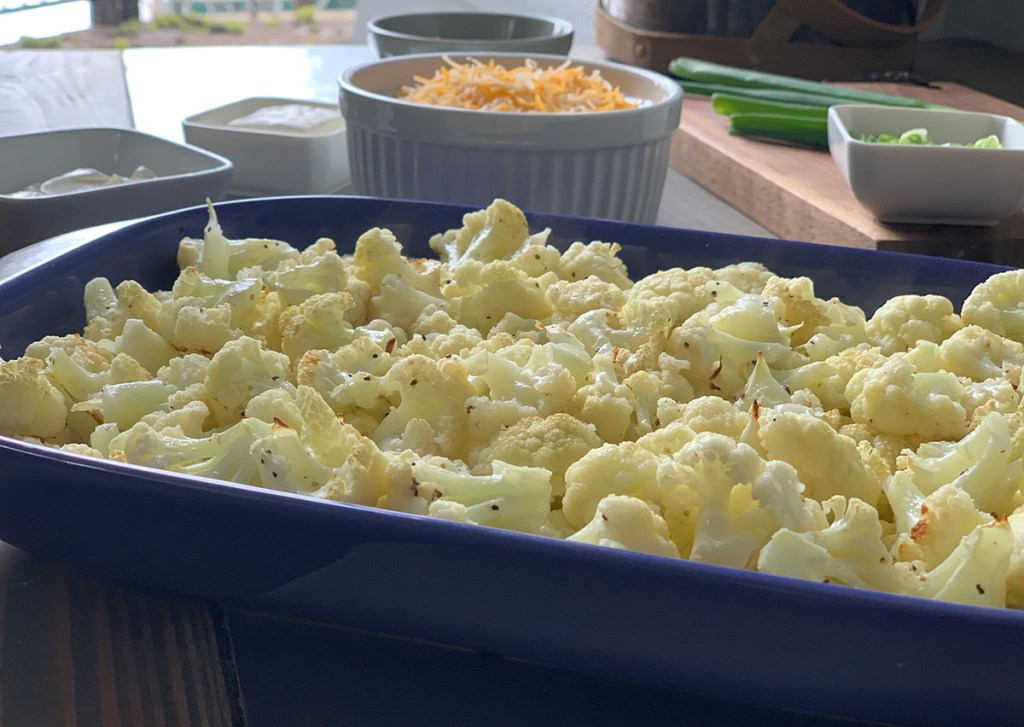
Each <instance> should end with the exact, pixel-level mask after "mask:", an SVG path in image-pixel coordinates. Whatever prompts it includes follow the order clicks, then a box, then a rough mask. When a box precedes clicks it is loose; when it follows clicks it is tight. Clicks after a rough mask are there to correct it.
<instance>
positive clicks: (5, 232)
mask: <svg viewBox="0 0 1024 727" xmlns="http://www.w3.org/2000/svg"><path fill="white" fill-rule="evenodd" d="M0 160H2V163H0V254H6V253H8V252H11V251H13V250H16V249H18V248H21V247H24V246H26V245H29V244H31V243H33V242H38V241H39V240H43V239H45V238H47V237H52V236H54V235H59V234H61V233H63V232H68V231H70V230H76V229H79V228H82V227H91V226H93V225H100V224H103V223H106V222H116V221H119V220H127V219H133V218H136V217H145V216H148V215H153V214H157V213H160V212H168V211H170V210H174V209H178V208H181V207H189V206H192V205H195V204H196V200H200V201H201V200H203V199H205V198H207V197H209V198H210V199H211V200H214V201H218V200H221V199H223V198H224V196H225V194H226V192H227V187H228V179H229V177H230V175H231V162H230V161H228V160H227V159H225V158H224V157H222V156H219V155H217V154H211V153H210V152H207V151H204V150H203V149H198V148H196V147H193V146H188V145H185V144H176V143H174V142H171V141H167V140H166V139H160V138H158V137H155V136H150V135H148V134H143V133H140V132H137V131H133V130H130V129H114V128H82V129H60V130H54V131H41V132H35V133H30V134H11V135H7V136H0ZM139 166H145V167H146V168H148V169H150V170H152V171H153V172H154V173H155V174H156V178H154V179H146V180H140V181H132V182H127V183H123V184H115V185H111V186H106V187H97V188H93V189H87V190H83V191H72V192H65V193H62V194H49V195H45V196H40V197H18V196H14V193H17V192H19V191H20V190H22V189H24V188H26V187H28V186H30V185H37V184H40V183H41V182H44V181H46V180H49V179H53V178H54V177H58V176H61V175H64V174H67V173H68V172H71V171H72V170H75V169H80V168H91V169H96V170H97V171H99V172H102V173H104V174H107V175H112V174H118V175H121V176H124V177H129V176H130V175H131V174H132V172H134V171H135V169H136V168H137V167H139Z"/></svg>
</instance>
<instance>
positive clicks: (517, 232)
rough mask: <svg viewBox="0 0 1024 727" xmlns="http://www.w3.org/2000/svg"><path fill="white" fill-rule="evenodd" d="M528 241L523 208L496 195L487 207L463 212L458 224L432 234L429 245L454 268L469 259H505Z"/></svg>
mask: <svg viewBox="0 0 1024 727" xmlns="http://www.w3.org/2000/svg"><path fill="white" fill-rule="evenodd" d="M545 237H546V235H545ZM531 242H533V241H532V240H531V239H530V229H529V224H528V223H527V221H526V215H524V214H523V212H522V210H520V209H519V208H518V207H516V206H515V205H514V204H511V203H510V202H508V201H506V200H504V199H496V200H494V201H493V202H492V203H491V204H490V205H489V206H488V207H487V208H486V209H482V210H477V211H476V212H469V213H467V214H465V215H463V217H462V227H461V228H459V229H456V230H448V231H446V232H444V233H442V234H439V235H434V236H433V237H431V238H430V248H431V249H432V250H433V251H434V252H436V253H437V255H438V257H439V258H440V259H441V262H442V263H444V264H445V265H447V266H449V267H453V268H454V267H458V266H460V265H462V264H463V263H465V262H467V261H469V260H477V261H483V262H486V261H490V260H508V259H510V258H512V257H513V256H514V255H515V254H516V253H517V252H519V251H520V249H521V248H523V247H524V246H526V245H528V244H530V243H531Z"/></svg>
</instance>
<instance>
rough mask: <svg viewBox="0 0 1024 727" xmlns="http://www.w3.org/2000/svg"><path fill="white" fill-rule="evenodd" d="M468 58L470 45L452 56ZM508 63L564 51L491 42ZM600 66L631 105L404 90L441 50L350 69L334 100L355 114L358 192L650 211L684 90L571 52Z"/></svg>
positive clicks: (592, 210) (594, 211) (639, 216)
mask: <svg viewBox="0 0 1024 727" xmlns="http://www.w3.org/2000/svg"><path fill="white" fill-rule="evenodd" d="M449 57H451V58H452V60H454V61H457V62H465V61H466V60H467V58H468V56H465V55H461V56H459V55H453V56H449ZM473 57H474V58H477V59H479V60H481V61H483V62H486V61H488V60H490V59H491V58H493V59H494V60H495V62H497V63H500V64H502V65H504V66H505V67H513V66H518V65H522V64H523V63H524V62H525V61H526V59H527V58H528V57H529V58H532V59H533V60H534V61H536V62H537V63H538V64H539V65H541V66H542V67H545V66H552V65H558V64H560V63H562V62H564V61H565V60H566V59H565V57H564V56H550V55H533V56H524V55H521V54H506V53H487V54H478V55H475V56H473ZM572 62H573V65H576V64H579V65H582V66H583V67H584V68H585V69H586V70H587V72H590V71H593V70H598V71H600V73H601V75H602V76H603V77H604V78H605V79H606V80H607V81H609V82H610V83H611V84H612V85H614V86H618V87H619V88H620V89H621V90H622V92H623V94H624V95H625V96H627V97H629V98H632V99H635V100H638V101H640V102H641V103H640V105H639V106H638V107H637V108H634V109H627V110H622V111H600V112H590V113H502V112H490V111H473V110H465V109H454V108H444V107H438V106H428V105H424V104H418V103H412V102H409V101H403V100H400V99H398V98H397V95H398V93H399V91H400V89H401V87H402V86H404V85H409V84H411V83H412V82H413V76H427V77H429V76H431V75H433V73H434V71H436V70H437V69H438V68H440V67H442V66H443V65H444V64H445V61H444V56H443V55H442V54H422V55H411V56H400V57H396V58H388V59H385V60H381V61H376V62H372V63H367V64H363V65H359V66H355V67H353V68H350V69H348V70H347V71H346V72H345V73H344V75H342V77H341V78H340V79H339V105H340V108H341V113H342V115H343V116H344V117H345V121H346V124H347V125H348V144H349V162H350V165H351V171H352V183H353V187H354V191H355V192H356V193H357V194H366V195H372V196H379V197H394V198H406V199H423V200H434V201H440V202H451V203H458V204H468V205H486V204H488V203H489V202H491V201H492V200H493V199H494V198H496V197H503V198H505V199H507V200H509V201H510V202H512V203H514V204H516V205H517V206H519V207H521V208H523V209H524V210H532V211H537V212H555V213H561V214H570V215H580V216H586V217H601V218H607V219H619V220H627V221H631V222H642V223H651V222H654V220H655V217H656V216H657V213H658V205H659V203H660V202H661V193H662V189H663V187H664V185H665V176H666V174H667V172H668V155H669V146H670V143H671V139H672V132H673V131H675V129H676V127H677V126H678V124H679V113H680V109H681V104H682V91H681V90H680V88H679V86H678V84H676V83H675V82H674V81H673V80H671V79H669V78H668V77H666V76H662V75H660V74H657V73H653V72H650V71H646V70H642V69H638V68H633V67H630V66H624V65H620V64H617V63H605V62H598V61H584V60H575V59H574V60H573V61H572Z"/></svg>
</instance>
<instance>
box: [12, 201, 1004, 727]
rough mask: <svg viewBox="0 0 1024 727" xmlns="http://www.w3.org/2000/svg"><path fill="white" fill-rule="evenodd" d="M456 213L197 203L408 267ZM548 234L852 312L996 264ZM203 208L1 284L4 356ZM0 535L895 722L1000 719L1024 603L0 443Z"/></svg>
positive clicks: (296, 604) (256, 593)
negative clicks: (787, 289)
mask: <svg viewBox="0 0 1024 727" xmlns="http://www.w3.org/2000/svg"><path fill="white" fill-rule="evenodd" d="M467 211H469V210H468V209H466V208H461V207H453V206H449V205H441V204H433V203H424V202H406V201H389V200H380V199H368V198H355V197H352V198H344V197H288V198H274V199H260V200H244V201H237V202H229V203H222V204H219V205H217V212H218V216H219V219H220V223H221V226H222V227H223V229H224V230H225V233H226V234H227V235H228V236H229V237H243V236H261V237H270V238H278V239H282V240H286V241H288V242H291V243H292V244H295V245H297V246H300V247H302V246H305V245H307V244H310V243H312V242H314V241H315V240H316V239H317V238H318V237H321V236H327V237H331V238H333V239H334V240H335V241H336V242H337V244H338V246H339V248H340V249H342V250H351V248H352V246H353V245H354V243H355V240H356V238H357V237H358V235H359V234H360V233H362V232H363V231H365V230H366V229H368V228H370V227H373V226H384V227H389V228H390V229H392V230H393V231H394V232H395V234H396V235H397V237H398V239H399V240H401V241H402V242H403V243H404V244H405V245H406V252H407V253H408V254H410V255H427V254H429V250H428V248H427V240H428V238H429V237H430V235H431V234H433V233H435V232H440V231H443V230H445V229H449V228H452V227H458V226H459V225H460V222H461V216H462V214H464V213H465V212H467ZM528 218H529V220H530V224H531V229H535V230H536V229H542V228H543V227H550V228H551V229H552V237H551V240H552V241H553V242H554V244H556V245H559V246H565V245H568V244H569V243H571V242H573V241H576V240H587V241H589V240H595V239H596V240H604V241H608V242H612V241H614V242H618V243H619V244H621V245H622V246H623V252H622V257H623V259H624V260H625V261H626V263H627V265H628V266H629V269H630V273H631V276H632V277H633V278H634V279H635V278H637V277H639V276H642V275H646V274H648V273H651V272H653V271H655V270H657V269H660V268H664V267H670V266H686V267H689V266H694V265H709V266H721V265H725V264H728V263H732V262H739V261H744V260H754V261H759V262H762V263H764V264H765V265H767V266H768V267H769V268H771V269H772V270H773V271H775V272H777V273H779V274H782V275H788V276H796V275H807V276H809V277H811V278H812V279H813V280H814V281H815V285H816V291H817V294H818V295H819V296H821V297H825V298H827V297H831V296H838V297H840V298H842V299H843V300H845V301H847V302H850V303H855V304H859V305H861V306H863V307H864V308H865V309H866V310H868V311H870V310H873V309H874V308H875V307H877V306H878V305H879V304H880V303H881V302H883V301H884V300H886V299H887V298H889V297H891V296H892V295H896V294H900V293H908V292H914V293H938V294H942V295H946V296H948V297H949V298H950V299H952V300H953V302H954V304H956V305H959V304H960V303H961V302H962V300H963V299H964V297H965V296H966V295H967V294H968V293H969V292H970V290H971V289H972V288H973V286H974V285H975V284H977V283H978V282H980V281H982V280H984V279H985V278H986V277H988V276H989V275H991V274H992V273H994V272H998V271H999V270H1002V269H1003V268H999V267H996V266H991V265H984V264H977V263H967V262H961V261H953V260H944V259H938V258H929V257H918V256H908V255H900V254H893V253H877V252H869V251H863V250H853V249H846V248H839V247H830V246H823V245H813V244H805V243H792V242H784V241H776V240H767V239H758V238H743V237H736V236H728V235H717V234H711V233H705V232H694V231H687V230H677V229H669V228H658V227H649V226H641V225H635V224H629V223H621V222H611V221H606V220H592V219H577V218H569V217H557V216H547V215H528ZM206 222H207V212H206V209H205V208H204V207H195V208H190V209H186V210H181V211H178V212H173V213H169V214H167V215H163V216H160V217H156V218H151V219H148V220H145V221H142V222H139V223H136V224H134V225H131V226H129V227H126V228H123V229H120V230H118V231H116V232H114V233H111V234H108V235H105V236H103V237H101V238H99V239H97V240H95V241H93V242H90V243H88V244H86V245H84V246H82V247H80V248H77V249H75V250H73V251H71V252H69V253H67V254H64V255H62V256H60V257H59V258H57V259H54V260H52V261H50V262H48V263H45V264H43V265H40V266H37V267H34V268H32V269H29V270H25V271H23V272H21V273H20V274H17V275H16V276H14V277H12V278H9V279H7V280H4V281H0V346H2V349H0V351H2V354H3V356H4V357H5V358H13V357H15V356H18V355H20V354H21V352H22V350H23V349H24V347H25V346H26V345H27V344H28V343H30V342H31V341H34V340H37V339H39V338H41V337H42V336H44V335H46V334H49V333H68V332H73V331H80V330H81V328H82V327H83V325H84V322H85V321H84V309H83V306H82V290H83V287H84V285H85V283H86V282H87V281H88V280H89V279H91V278H92V277H95V276H98V275H103V276H105V277H108V278H109V279H110V280H111V281H112V282H114V283H115V284H116V282H117V281H119V280H122V279H124V278H133V279H136V280H139V281H140V282H142V283H143V284H144V285H145V286H146V287H148V288H151V289H152V288H167V287H169V286H170V284H171V283H172V282H173V280H174V278H175V276H176V275H177V266H176V264H175V254H176V250H177V244H178V241H179V240H180V239H181V237H182V236H184V235H190V236H201V234H202V229H203V227H204V225H205V224H206ZM0 473H2V474H0V539H3V540H4V541H7V542H9V543H11V544H13V545H16V546H18V547H21V548H23V549H25V550H27V551H30V552H33V553H37V554H40V555H43V556H47V557H53V558H58V559H61V560H66V561H69V562H72V563H76V564H80V565H83V566H87V567H90V568H93V569H96V570H98V571H100V572H103V573H106V574H111V575H114V576H118V577H122V578H127V579H131V580H134V581H138V582H142V583H146V584H151V585H156V586H160V587H165V588H170V589H174V590H178V591H183V592H186V593H190V594H195V595H198V596H203V597H208V598H214V599H220V600H222V601H227V602H231V603H237V604H244V605H245V606H246V607H255V608H260V609H267V610H271V611H274V612H276V613H282V614H288V615H294V616H301V617H309V618H315V619H319V620H324V621H328V622H333V623H339V624H345V625H349V626H355V627H359V628H365V629H372V630H377V631H382V632H386V633H391V634H396V635H400V636H406V637H412V638H417V639H425V640H430V641H436V642H440V643H444V644H451V645H455V646H460V647H465V648H471V649H476V650H480V651H485V652H492V653H497V654H501V655H504V656H508V657H513V658H520V659H526V660H531V661H535V662H539V663H543V664H549V665H552V666H559V667H567V668H573V669H581V670H586V671H591V672H595V673H600V674H605V675H610V676H615V677H622V678H627V679H632V680H639V681H642V682H646V683H650V684H656V685H660V686H669V687H678V688H684V689H687V690H692V691H700V692H706V693H711V694H715V695H719V696H722V697H725V698H729V699H736V700H740V701H745V702H760V703H766V704H772V705H777V706H781V707H787V708H795V709H802V710H808V711H812V712H821V713H826V714H835V715H842V716H848V717H854V718H860V719H868V720H875V721H883V722H898V723H905V724H934V723H942V724H956V723H964V724H966V723H977V722H980V721H982V720H986V721H1001V722H1005V723H1013V722H1019V721H1020V720H1021V719H1022V715H1024V690H1021V688H1020V686H1021V684H1022V683H1024V613H1021V612H1015V611H1000V610H995V609H984V608H975V607H966V606H958V605H951V604H944V603H935V602H930V601H924V600H918V599H911V598H907V597H898V596H890V595H886V594H880V593H870V592H864V591H858V590H854V589H851V588H844V587H840V586H831V585H826V584H818V583H809V582H803V581H796V580H792V579H788V578H782V577H775V576H768V575H764V574H759V573H751V572H745V571H738V570H730V569H725V568H721V567H717V566H709V565H706V564H701V563H691V562H688V561H675V560H669V559H664V558H660V557H656V556H648V555H644V554H638V553H629V552H620V551H613V550H610V549H602V548H597V547H592V546H587V545H581V544H576V543H564V542H559V541H555V540H549V539H545V538H541V537H536V536H530V535H523V534H518V533H512V532H506V531H500V530H494V529H488V528H481V527H477V526H465V525H462V524H459V523H451V522H444V521H437V520H430V519H426V518H420V517H416V516H411V515H404V514H400V513H393V512H385V511H379V510H373V509H368V508H362V507H358V506H352V505H346V504H341V503H334V502H325V501H319V500H313V499H310V498H306V497H303V496H299V495H289V494H286V493H279V492H269V491H265V490H260V489H258V488H253V487H248V486H243V485H233V484H226V483H219V482H214V481H212V480H206V479H202V478H195V477H188V476H184V475H179V474H175V473H170V472H161V471H154V470H149V469H146V468H141V467H135V466H130V465H123V464H119V463H115V462H106V461H99V460H93V459H89V458H83V457H78V456H74V455H71V454H68V453H63V452H58V451H54V450H50V449H47V448H44V447H42V446H36V445H32V444H27V443H23V442H18V441H14V440H11V439H6V438H3V437H0Z"/></svg>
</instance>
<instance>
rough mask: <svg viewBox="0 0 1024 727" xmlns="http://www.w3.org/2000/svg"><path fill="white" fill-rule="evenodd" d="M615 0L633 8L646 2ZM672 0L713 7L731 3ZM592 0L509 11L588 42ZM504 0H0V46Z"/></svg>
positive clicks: (984, 29) (1011, 34)
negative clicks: (554, 21)
mask: <svg viewBox="0 0 1024 727" xmlns="http://www.w3.org/2000/svg"><path fill="white" fill-rule="evenodd" d="M608 1H612V2H614V1H616V0H606V2H608ZM618 1H619V2H620V3H622V2H625V3H630V2H632V3H635V4H638V5H639V4H643V3H644V1H645V0H618ZM678 1H679V2H680V3H685V2H694V3H695V4H698V5H704V4H706V5H708V7H709V8H710V7H711V6H716V7H718V8H721V7H722V6H726V5H728V4H729V3H730V2H731V1H732V0H678ZM743 1H744V4H745V5H749V4H750V2H749V0H743ZM864 1H865V0H849V2H861V4H863V3H864ZM595 2H596V0H547V1H546V2H545V1H544V0H519V2H517V3H516V8H517V10H518V11H519V12H524V13H536V14H549V15H558V16H560V17H564V18H566V19H567V20H569V21H570V22H573V24H574V25H575V26H576V38H577V43H580V44H590V43H592V42H593V32H592V25H593V22H592V18H593V10H594V4H595ZM764 2H770V0H764ZM754 4H757V3H754ZM502 5H503V3H501V2H497V1H496V0H436V1H433V2H431V1H430V0H0V47H27V48H102V47H114V48H127V47H133V46H152V45H229V44H251V45H259V44H266V43H272V44H277V43H281V44H296V43H298V44H324V43H339V42H342V43H345V42H363V39H364V38H365V31H364V29H363V28H364V25H365V21H366V19H368V18H371V17H376V16H379V15H384V14H387V13H390V12H398V11H401V12H409V11H414V10H416V9H417V8H422V9H423V10H425V11H426V10H438V9H458V10H492V11H493V10H496V9H500V8H501V6H502ZM710 12H711V11H710V10H709V14H710ZM357 18H359V20H358V21H357ZM1022 27H1024V2H1021V0H951V2H950V4H949V9H948V10H947V12H946V13H945V15H944V16H943V17H942V18H940V20H939V21H938V22H937V23H936V25H935V26H933V27H932V28H930V29H929V30H928V31H926V32H925V34H924V35H923V36H922V39H923V40H937V39H941V38H969V39H972V40H977V41H982V42H985V43H989V44H992V45H995V46H998V47H1001V48H1005V49H1008V50H1013V51H1024V33H1022V32H1021V28H1022Z"/></svg>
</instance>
